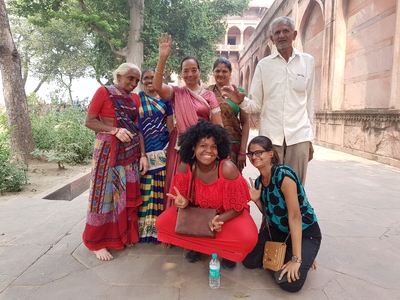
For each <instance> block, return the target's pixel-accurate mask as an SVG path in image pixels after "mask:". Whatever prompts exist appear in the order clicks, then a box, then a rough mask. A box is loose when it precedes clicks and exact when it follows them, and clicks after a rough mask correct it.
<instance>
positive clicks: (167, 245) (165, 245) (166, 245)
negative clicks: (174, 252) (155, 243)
mask: <svg viewBox="0 0 400 300" xmlns="http://www.w3.org/2000/svg"><path fill="white" fill-rule="evenodd" d="M161 246H162V247H163V248H164V249H169V248H171V247H172V245H171V244H167V243H161Z"/></svg>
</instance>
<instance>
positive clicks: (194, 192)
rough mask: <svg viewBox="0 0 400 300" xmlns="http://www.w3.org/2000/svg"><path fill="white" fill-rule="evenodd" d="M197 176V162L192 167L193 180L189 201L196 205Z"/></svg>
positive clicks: (191, 181)
mask: <svg viewBox="0 0 400 300" xmlns="http://www.w3.org/2000/svg"><path fill="white" fill-rule="evenodd" d="M196 176H197V168H196V162H194V163H193V165H192V179H191V180H190V183H189V200H191V202H192V203H193V204H194V205H195V204H196Z"/></svg>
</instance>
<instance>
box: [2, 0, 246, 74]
mask: <svg viewBox="0 0 400 300" xmlns="http://www.w3.org/2000/svg"><path fill="white" fill-rule="evenodd" d="M131 1H133V2H139V1H140V0H130V1H127V0H104V1H99V0H85V1H76V0H37V1H32V0H9V3H10V4H11V5H10V6H11V7H12V13H14V14H16V15H19V16H24V17H27V18H29V20H30V22H31V23H32V24H34V25H38V26H42V27H47V26H50V27H52V26H53V25H52V24H53V23H52V22H54V20H56V19H60V20H62V21H63V22H65V23H64V24H66V26H67V28H68V29H69V31H70V33H71V34H75V27H76V28H78V27H82V28H83V29H84V30H86V31H87V30H88V28H89V30H90V31H89V32H88V34H89V35H90V36H91V35H93V36H94V40H92V43H93V44H94V46H93V47H92V51H90V50H89V52H88V53H90V59H89V63H88V64H91V66H92V67H93V68H94V70H95V72H94V74H90V76H94V77H95V78H96V79H97V80H98V81H99V80H100V78H107V79H109V78H110V74H111V71H112V70H114V69H115V68H116V67H117V66H118V65H119V64H120V63H122V62H124V61H125V58H124V57H121V56H120V55H123V54H122V52H120V51H119V50H123V49H124V47H126V46H127V45H128V40H129V39H130V38H133V36H134V34H133V33H132V32H130V30H131V28H130V27H129V26H130V19H129V18H130V7H129V3H130V2H131ZM144 4H145V10H144V12H143V13H144V28H143V31H142V32H141V40H142V41H143V43H144V62H143V65H142V68H143V69H144V68H147V67H155V66H156V64H157V60H158V42H157V38H158V37H159V36H160V35H161V33H163V32H168V33H169V34H171V35H172V37H173V43H174V48H173V51H172V53H171V56H170V58H169V59H168V62H167V66H166V72H167V73H168V72H169V74H171V73H172V72H177V73H179V71H180V61H181V60H182V58H184V57H185V56H188V55H193V56H196V57H197V58H198V59H199V62H200V67H201V69H202V78H203V80H205V79H206V76H207V74H208V73H209V71H210V70H211V68H212V63H213V62H214V60H215V58H216V56H217V54H216V52H215V49H216V44H217V43H219V41H220V40H221V38H222V37H223V36H224V34H225V24H224V23H222V22H221V20H222V18H223V17H224V16H225V15H228V14H229V15H241V14H242V13H243V10H245V9H248V4H249V0H145V1H144ZM70 26H75V27H72V28H73V29H72V30H71V29H70ZM136 30H140V28H136ZM60 42H62V40H61V41H60Z"/></svg>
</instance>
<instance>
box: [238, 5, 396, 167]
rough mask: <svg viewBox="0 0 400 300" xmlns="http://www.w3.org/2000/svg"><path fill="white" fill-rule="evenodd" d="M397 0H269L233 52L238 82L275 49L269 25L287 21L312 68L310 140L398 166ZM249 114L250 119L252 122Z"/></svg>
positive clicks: (247, 80)
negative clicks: (247, 37)
mask: <svg viewBox="0 0 400 300" xmlns="http://www.w3.org/2000/svg"><path fill="white" fill-rule="evenodd" d="M399 6H400V0H385V1H383V0H332V1H324V0H276V1H275V2H274V4H273V5H272V6H271V7H270V9H269V10H268V12H267V13H266V15H265V16H264V18H263V19H262V20H261V22H260V24H259V26H258V27H257V28H256V30H255V32H254V34H253V35H252V37H251V38H250V40H249V41H248V43H247V44H246V46H245V48H244V49H243V50H242V52H241V57H240V59H239V84H240V85H241V86H243V87H245V88H246V90H247V91H248V92H249V89H250V86H251V80H252V77H253V74H254V69H255V66H256V65H257V63H258V61H259V60H261V59H262V58H264V57H266V56H267V55H270V53H271V52H273V51H275V46H274V45H273V44H272V42H271V41H270V38H269V33H270V30H269V26H270V23H271V22H272V20H273V19H275V18H276V17H279V16H283V15H286V16H290V17H292V18H293V19H294V20H295V25H296V28H297V29H298V36H297V38H296V41H295V42H294V46H295V47H296V48H297V49H298V50H300V51H303V52H307V53H309V54H311V55H313V57H314V59H315V66H316V72H315V74H316V80H315V116H314V130H315V132H314V133H315V139H314V143H316V144H318V145H322V146H325V147H329V148H333V149H336V150H340V151H344V152H348V153H352V154H355V155H358V156H362V157H365V158H369V159H373V160H376V161H379V162H383V163H387V164H390V165H393V166H397V167H400V11H399V10H400V8H399ZM255 118H257V115H253V116H252V125H254V126H256V125H257V124H259V120H256V119H255Z"/></svg>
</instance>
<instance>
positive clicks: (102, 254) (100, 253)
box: [93, 248, 114, 260]
mask: <svg viewBox="0 0 400 300" xmlns="http://www.w3.org/2000/svg"><path fill="white" fill-rule="evenodd" d="M93 252H94V254H96V257H97V259H99V260H111V259H113V258H114V257H113V256H112V255H111V253H110V252H108V250H107V249H106V248H103V249H100V250H97V251H93Z"/></svg>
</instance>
